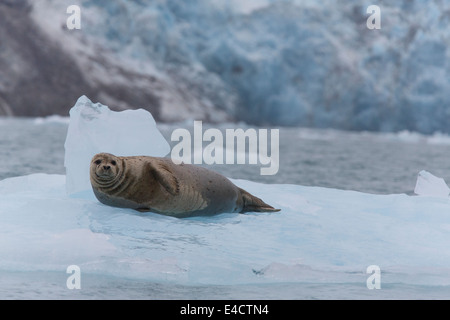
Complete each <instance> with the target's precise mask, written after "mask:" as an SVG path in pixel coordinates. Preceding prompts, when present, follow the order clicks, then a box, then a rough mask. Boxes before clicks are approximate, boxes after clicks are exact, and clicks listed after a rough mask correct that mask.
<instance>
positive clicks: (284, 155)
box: [0, 118, 450, 194]
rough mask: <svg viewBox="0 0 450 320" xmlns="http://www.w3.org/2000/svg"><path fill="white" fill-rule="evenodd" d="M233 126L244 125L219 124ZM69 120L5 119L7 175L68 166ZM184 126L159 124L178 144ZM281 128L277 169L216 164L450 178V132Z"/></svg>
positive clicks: (334, 177) (296, 176)
mask: <svg viewBox="0 0 450 320" xmlns="http://www.w3.org/2000/svg"><path fill="white" fill-rule="evenodd" d="M233 126H235V128H238V127H242V125H241V126H239V125H227V126H223V127H222V128H221V127H220V126H219V127H218V128H219V129H224V128H233ZM67 127H68V121H67V119H64V118H50V119H0V148H1V149H0V150H1V153H0V163H1V166H0V179H4V178H8V177H14V176H20V175H26V174H30V173H56V174H64V173H65V168H64V141H65V137H66V133H67ZM183 127H184V128H187V129H192V124H190V123H187V124H174V125H167V124H160V125H159V129H160V131H161V132H162V134H163V135H164V137H165V138H166V140H167V141H168V142H169V143H170V144H171V145H172V146H173V145H174V144H176V143H177V142H172V141H171V139H170V138H171V134H172V132H173V130H175V129H176V128H183ZM206 128H208V126H207V125H204V129H206ZM243 128H244V129H246V128H248V127H246V126H244V127H243ZM279 130H280V139H279V154H280V164H279V171H278V173H277V174H276V175H266V176H264V175H261V174H260V167H261V166H260V165H249V164H242V165H240V164H234V165H225V164H224V165H213V166H212V168H213V169H214V170H217V171H219V172H221V173H222V174H224V175H226V176H228V177H231V178H235V179H247V180H252V181H256V182H264V183H288V184H299V185H304V186H320V187H330V188H337V189H346V190H356V191H362V192H368V193H377V194H390V193H407V194H411V193H412V192H413V190H414V186H415V182H416V178H417V174H418V172H419V171H420V170H427V171H429V172H431V173H433V174H434V175H436V176H439V177H442V178H444V179H445V180H446V181H447V180H449V181H450V161H448V159H449V156H450V137H448V136H446V135H440V134H436V135H433V136H423V135H420V134H416V133H409V132H400V133H369V132H345V131H337V130H318V129H304V128H280V129H279ZM206 144H207V143H206V142H205V143H204V145H206ZM210 167H211V166H210Z"/></svg>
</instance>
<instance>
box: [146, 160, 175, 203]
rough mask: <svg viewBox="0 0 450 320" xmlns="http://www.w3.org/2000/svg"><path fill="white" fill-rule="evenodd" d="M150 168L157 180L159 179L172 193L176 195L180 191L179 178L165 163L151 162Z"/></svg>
mask: <svg viewBox="0 0 450 320" xmlns="http://www.w3.org/2000/svg"><path fill="white" fill-rule="evenodd" d="M149 170H150V172H151V174H152V175H153V177H154V178H155V180H156V181H158V182H159V183H160V184H161V185H162V186H163V187H164V189H166V190H167V192H169V193H170V194H171V195H173V196H175V195H177V194H178V193H179V192H180V185H179V182H178V179H177V178H176V177H175V176H174V175H173V173H172V172H171V171H170V170H169V169H168V168H167V166H166V165H165V164H164V163H156V164H149Z"/></svg>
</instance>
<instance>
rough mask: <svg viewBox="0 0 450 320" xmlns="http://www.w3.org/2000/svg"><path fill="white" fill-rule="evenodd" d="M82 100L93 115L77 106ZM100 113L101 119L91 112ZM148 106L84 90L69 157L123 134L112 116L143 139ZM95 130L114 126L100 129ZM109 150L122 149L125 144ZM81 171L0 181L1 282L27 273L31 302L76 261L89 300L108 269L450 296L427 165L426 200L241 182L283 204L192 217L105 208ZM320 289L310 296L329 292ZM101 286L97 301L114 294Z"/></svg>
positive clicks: (286, 293)
mask: <svg viewBox="0 0 450 320" xmlns="http://www.w3.org/2000/svg"><path fill="white" fill-rule="evenodd" d="M80 108H81V110H83V109H84V110H85V111H84V113H83V112H80V113H77V111H80ZM86 110H87V111H86ZM93 110H94V111H96V113H94V114H95V116H96V117H95V119H96V120H97V121H92V119H91V118H90V117H87V116H85V117H80V116H79V114H85V115H89V114H91V115H92V112H93ZM142 112H145V111H142V110H137V111H128V112H125V113H124V112H119V113H117V114H115V115H114V116H111V111H110V110H109V109H108V108H107V107H106V106H103V105H100V104H94V103H92V102H90V100H89V99H88V98H87V97H81V98H80V100H79V102H78V103H77V104H76V105H75V106H74V108H72V112H71V119H70V124H69V128H70V127H71V126H73V125H74V124H76V125H75V127H78V128H84V130H79V131H72V129H69V133H71V135H75V133H76V136H72V137H70V136H69V133H68V137H67V141H70V143H67V141H66V151H67V154H66V161H67V162H66V163H70V162H71V159H72V158H74V159H78V160H79V161H81V160H82V159H88V158H89V156H90V153H91V152H92V148H94V147H98V145H96V144H97V143H98V141H104V140H103V139H105V137H106V138H107V137H112V136H114V135H116V134H117V133H116V132H115V131H114V127H111V126H109V124H111V123H113V124H114V123H117V122H116V121H118V119H119V118H120V119H122V118H123V127H124V128H128V129H130V137H132V135H133V132H134V131H133V130H134V128H135V126H133V123H131V122H126V119H128V118H130V117H131V118H133V116H132V114H135V115H137V116H138V117H139V118H145V116H143V114H142ZM117 117H118V118H117ZM75 120H76V121H75ZM93 128H99V129H100V128H101V129H102V130H97V131H90V130H89V129H93ZM138 128H140V129H142V130H149V131H144V132H153V134H155V133H156V131H153V130H157V129H156V128H155V124H154V123H152V124H148V125H147V127H145V129H144V127H143V126H138ZM138 131H139V130H138ZM74 132H75V133H74ZM93 132H94V133H93ZM124 132H126V130H125V131H124ZM122 134H124V133H122ZM86 137H91V138H90V139H87V138H86ZM141 137H142V138H141V139H140V140H138V142H136V144H135V145H134V148H135V152H140V151H142V150H145V149H146V148H148V147H149V146H148V145H149V144H150V145H151V148H150V149H152V150H162V152H164V150H165V148H166V143H167V142H166V141H165V140H164V139H159V138H157V139H145V136H144V135H143V134H142V135H141ZM156 137H159V136H158V135H156ZM69 138H70V139H69ZM109 147H110V148H111V149H110V152H113V153H117V151H118V150H120V149H121V148H122V146H121V144H118V145H110V146H109ZM140 148H141V149H140ZM137 149H140V151H139V150H137ZM70 150H72V151H73V150H78V151H77V152H72V153H71V152H70ZM83 161H84V160H83ZM79 166H80V168H81V167H83V166H84V164H81V163H80V164H79ZM73 172H77V171H76V170H75V171H72V173H70V172H67V175H61V174H46V173H39V174H31V175H26V176H19V177H12V178H7V179H4V180H1V181H0V257H1V259H0V275H2V276H1V277H0V282H1V283H2V284H3V285H4V284H5V282H6V283H7V284H8V282H7V279H12V280H10V281H12V282H13V283H14V279H16V278H17V277H18V276H17V274H19V275H21V276H19V278H20V277H23V278H25V279H27V280H26V281H25V280H23V281H22V282H20V283H21V284H20V285H21V286H23V287H22V288H21V290H22V293H20V294H18V297H19V298H24V297H25V298H26V297H30V296H33V292H35V291H37V292H40V291H39V290H41V289H39V288H41V287H42V286H45V279H46V276H43V275H47V274H55V273H56V274H59V275H60V276H59V277H60V278H62V279H63V280H64V281H61V282H60V283H59V284H53V283H52V284H51V285H49V287H48V288H47V291H49V292H50V293H47V295H48V296H50V297H54V296H52V294H51V292H52V290H55V291H58V292H60V291H62V292H66V293H65V294H66V295H67V291H64V290H68V289H66V288H65V285H66V283H65V279H66V278H67V277H68V275H67V273H66V269H67V268H68V267H69V266H72V265H76V266H78V267H79V268H80V270H81V282H82V288H81V289H80V291H79V293H80V295H81V297H85V298H87V297H89V298H92V293H91V292H89V293H87V294H86V296H83V292H84V291H83V288H85V287H86V286H87V287H88V286H89V283H90V282H91V283H92V282H94V283H95V281H98V280H95V279H98V278H102V277H109V278H111V279H121V282H120V285H121V286H123V285H124V284H125V286H126V283H130V285H132V286H133V285H134V284H135V283H136V282H143V283H152V284H158V285H165V286H167V288H168V289H167V290H169V291H170V290H171V289H170V288H174V287H173V286H175V287H177V286H187V287H188V288H193V287H196V286H202V287H203V288H204V287H212V288H215V287H214V286H220V288H227V287H230V286H234V288H235V290H241V291H243V292H245V291H246V290H247V289H248V288H249V287H252V286H256V287H257V288H259V287H258V286H262V285H264V286H265V287H264V288H265V289H264V290H262V291H261V290H258V289H257V290H254V291H252V292H251V293H247V294H245V293H244V294H243V295H242V296H243V297H245V298H251V299H266V298H267V292H270V295H269V296H270V298H274V299H276V298H280V297H281V298H284V299H297V298H298V295H297V294H298V290H293V289H292V286H293V285H296V284H299V285H305V284H307V285H308V284H309V285H311V286H319V287H320V288H321V292H322V293H323V292H327V294H326V295H325V296H326V297H330V296H331V297H332V298H333V297H334V298H349V297H353V298H355V297H356V298H364V297H365V298H376V297H383V296H384V297H386V296H388V297H394V298H409V297H411V296H412V295H413V294H414V295H418V296H419V297H421V298H426V297H427V296H429V295H431V296H432V297H436V295H437V297H438V298H443V297H448V293H449V291H450V252H449V251H448V250H447V247H448V243H450V232H449V230H450V218H449V214H448V213H449V212H450V200H449V197H448V190H449V189H448V186H447V185H446V183H445V181H443V180H442V179H440V178H438V177H434V176H433V175H432V174H431V173H428V172H425V171H423V172H420V173H419V175H418V179H417V183H416V193H417V194H418V195H414V196H411V195H406V194H388V195H376V194H369V193H363V192H357V191H351V190H339V189H332V188H323V187H310V186H301V185H292V184H264V183H258V182H253V181H249V180H240V179H232V181H233V182H234V183H235V184H236V185H238V186H239V187H241V188H244V189H246V190H248V191H249V192H251V193H253V194H255V195H257V196H258V197H261V198H262V199H264V200H265V201H267V202H269V203H271V204H273V205H274V206H276V207H278V208H280V209H281V211H280V212H276V213H247V214H231V213H225V214H220V215H216V216H213V217H193V218H185V219H178V218H174V217H168V216H163V215H159V214H154V213H140V212H137V211H134V210H128V209H120V208H113V207H108V206H105V205H103V204H101V203H99V202H98V201H97V200H96V199H95V196H94V195H93V193H92V192H90V190H88V187H87V186H86V185H85V184H84V182H83V181H82V180H75V179H72V180H71V179H70V178H69V179H68V175H69V174H73ZM68 181H75V183H74V185H73V187H74V189H73V190H77V192H68V191H69V190H67V189H66V184H67V182H68ZM373 265H376V266H379V268H380V270H381V280H380V281H381V289H380V290H374V291H379V292H380V293H379V294H378V295H376V294H374V293H373V291H371V290H369V289H368V287H367V280H368V278H369V276H370V275H371V274H370V273H367V268H368V267H369V266H373ZM27 274H33V275H34V274H39V275H40V276H39V277H36V278H33V277H27ZM13 286H14V288H17V286H18V284H17V283H14V285H13ZM399 286H400V290H398V289H397V290H396V288H398V287H399ZM236 288H237V289H236ZM271 288H272V289H271ZM303 288H304V287H303ZM306 288H308V287H306ZM309 288H311V287H309ZM405 288H406V289H405ZM421 288H425V289H421ZM430 288H431V289H430ZM116 289H117V288H116ZM117 290H119V291H121V290H123V287H119V289H117ZM303 290H305V289H303ZM311 290H312V292H311V293H310V295H309V293H308V292H306V293H305V292H303V293H302V294H303V296H306V297H308V296H309V297H317V296H318V297H321V295H320V294H317V290H316V289H311ZM392 291H393V292H394V293H393V294H391V295H389V293H390V292H392ZM430 291H431V292H432V293H430ZM0 292H1V291H0ZM355 292H356V293H355ZM369 292H372V294H369ZM417 292H419V293H417ZM420 293H422V295H421V294H420ZM3 294H5V293H3ZM96 294H97V295H94V298H95V297H99V296H100V297H105V295H104V293H101V292H97V293H96ZM5 296H6V294H5ZM165 296H169V297H172V298H173V297H174V296H171V295H165ZM181 296H182V295H181ZM233 296H234V297H235V298H236V297H240V295H239V294H238V295H233ZM242 296H241V297H242ZM322 296H323V295H322ZM78 297H80V296H78ZM213 297H218V295H216V296H214V295H213ZM175 298H180V296H176V295H175Z"/></svg>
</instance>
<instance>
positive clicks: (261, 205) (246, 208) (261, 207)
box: [239, 188, 281, 213]
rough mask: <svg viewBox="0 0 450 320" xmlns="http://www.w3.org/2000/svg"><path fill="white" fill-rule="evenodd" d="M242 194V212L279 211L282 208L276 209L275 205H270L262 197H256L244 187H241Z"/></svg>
mask: <svg viewBox="0 0 450 320" xmlns="http://www.w3.org/2000/svg"><path fill="white" fill-rule="evenodd" d="M239 190H240V191H241V195H242V201H243V206H242V211H241V213H245V212H252V211H254V212H277V211H280V210H281V209H275V208H274V207H272V206H270V205H268V204H267V203H265V202H264V201H262V200H261V199H260V198H258V197H255V196H254V195H252V194H250V193H248V192H247V191H245V190H244V189H241V188H239Z"/></svg>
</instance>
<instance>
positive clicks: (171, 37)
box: [7, 0, 450, 133]
mask: <svg viewBox="0 0 450 320" xmlns="http://www.w3.org/2000/svg"><path fill="white" fill-rule="evenodd" d="M70 4H78V5H79V6H80V7H81V14H82V21H83V22H82V29H81V33H78V34H75V33H70V32H65V33H61V32H60V31H61V30H60V29H61V24H64V23H65V19H66V18H67V15H65V14H61V13H62V12H63V13H65V8H66V7H67V6H68V5H70ZM371 4H372V3H371V2H370V1H366V0H358V1H355V0H354V1H341V0H327V1H322V2H321V3H320V4H319V3H317V2H313V1H299V0H286V1H280V0H279V1H275V0H264V1H254V0H246V1H225V0H214V1H211V0H194V1H189V2H182V1H175V0H158V1H145V0H140V1H126V2H125V1H102V0H77V1H66V0H64V1H54V0H43V1H40V2H39V3H34V4H33V10H32V13H33V17H34V21H35V22H36V24H37V25H38V26H39V27H40V28H42V29H43V30H44V31H45V32H46V33H47V34H51V35H53V37H52V38H53V40H54V41H56V42H59V43H60V44H63V45H62V46H61V47H62V48H66V50H68V51H69V52H71V54H72V55H73V56H74V57H76V58H75V60H76V61H77V64H79V65H80V66H81V70H82V73H83V75H84V77H85V78H86V81H87V82H89V83H91V84H92V83H96V82H97V83H98V82H100V83H101V86H100V89H101V90H100V93H101V94H99V96H97V97H94V98H96V99H97V100H98V101H102V102H103V103H106V104H108V105H111V106H114V105H117V106H119V107H121V106H123V107H124V108H126V107H129V106H130V105H131V106H133V107H144V108H145V107H146V106H145V104H146V103H145V101H149V102H148V104H151V105H152V107H151V108H149V110H151V111H152V113H153V114H154V115H155V117H156V118H157V119H158V120H164V121H173V120H183V119H186V118H188V117H194V118H196V119H199V120H200V119H203V120H212V121H223V120H224V119H226V117H227V115H228V116H229V119H232V118H234V119H237V120H244V121H246V122H248V123H252V124H263V125H265V124H272V125H291V126H309V127H319V128H322V127H333V128H340V129H350V130H374V131H399V130H405V129H406V130H411V131H418V132H422V133H432V132H436V131H442V132H450V128H449V127H448V126H447V123H448V121H449V120H450V111H449V109H448V104H449V99H450V98H449V97H448V95H447V94H446V92H448V90H449V89H450V83H449V79H450V64H449V62H448V56H449V51H448V50H447V47H448V43H449V34H450V32H449V31H450V30H449V28H450V27H449V18H450V15H449V12H450V11H449V10H450V4H449V3H447V2H445V1H438V0H435V1H421V0H415V1H404V0H395V1H380V2H379V3H378V5H379V6H380V9H381V29H380V30H369V29H368V28H367V27H366V20H367V18H368V17H369V14H367V13H366V10H367V7H368V6H369V5H371ZM49 13H52V14H51V15H49ZM45 16H46V17H48V16H52V17H58V19H59V20H58V23H53V24H52V22H51V20H50V21H49V19H46V18H45ZM55 26H57V27H55ZM58 28H59V29H58ZM57 29H58V30H59V31H55V30H57ZM80 39H81V40H80ZM114 70H115V71H114ZM125 70H126V71H125ZM105 79H107V80H108V81H106V80H105ZM108 82H112V83H108ZM123 86H125V88H126V90H124V92H123V94H117V92H118V90H117V88H118V87H119V88H120V87H123ZM111 88H116V90H114V89H111ZM132 88H135V90H134V93H132V92H133V89H132ZM119 92H121V91H120V90H119ZM80 95H81V94H80ZM7 102H8V101H7Z"/></svg>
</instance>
